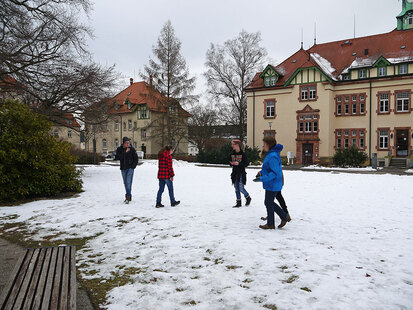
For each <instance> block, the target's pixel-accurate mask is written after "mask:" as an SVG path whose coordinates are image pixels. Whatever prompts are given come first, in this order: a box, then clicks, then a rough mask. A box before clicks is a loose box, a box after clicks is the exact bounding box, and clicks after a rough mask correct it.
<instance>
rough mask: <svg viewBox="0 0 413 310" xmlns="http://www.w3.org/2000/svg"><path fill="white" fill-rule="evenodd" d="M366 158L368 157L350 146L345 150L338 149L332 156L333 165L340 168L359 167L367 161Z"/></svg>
mask: <svg viewBox="0 0 413 310" xmlns="http://www.w3.org/2000/svg"><path fill="white" fill-rule="evenodd" d="M368 158H369V157H368V155H367V154H366V153H365V152H363V151H360V150H359V149H358V148H356V147H354V146H352V147H351V148H347V149H342V148H340V149H338V150H337V152H336V153H335V154H334V157H333V163H334V165H336V166H340V167H345V166H347V167H360V166H362V165H363V164H364V163H365V162H366V161H367V160H368Z"/></svg>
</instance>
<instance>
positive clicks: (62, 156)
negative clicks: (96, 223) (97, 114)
mask: <svg viewBox="0 0 413 310" xmlns="http://www.w3.org/2000/svg"><path fill="white" fill-rule="evenodd" d="M50 128H51V123H50V122H49V121H48V120H46V118H45V117H43V116H41V115H38V114H35V113H33V112H31V111H30V109H29V108H28V107H27V106H25V105H23V104H22V103H19V102H18V101H14V100H6V101H5V102H4V103H3V105H2V106H1V107H0V201H2V202H9V201H15V200H20V199H24V198H34V197H49V196H55V195H58V194H60V193H65V192H80V191H81V190H82V181H81V175H80V174H81V172H80V171H78V170H77V169H76V167H75V165H74V162H75V161H76V158H75V157H74V156H73V155H71V154H70V152H69V149H70V143H68V142H64V141H60V140H57V139H56V138H54V137H52V136H51V135H50Z"/></svg>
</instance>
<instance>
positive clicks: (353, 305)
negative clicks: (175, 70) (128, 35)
mask: <svg viewBox="0 0 413 310" xmlns="http://www.w3.org/2000/svg"><path fill="white" fill-rule="evenodd" d="M155 163H156V161H146V160H145V161H144V164H143V165H141V166H138V167H137V168H136V170H135V174H134V180H133V189H132V195H133V197H132V202H131V203H130V204H129V205H124V204H123V203H122V201H123V199H124V189H123V184H122V179H121V174H120V171H119V167H113V166H88V167H85V170H84V176H83V181H84V190H85V191H84V192H83V193H81V194H80V195H79V196H77V197H73V198H70V199H63V200H42V201H34V202H30V203H26V204H23V205H21V206H18V207H1V208H0V227H1V225H4V224H5V223H13V222H26V223H27V224H28V229H29V230H30V232H31V233H33V238H34V239H35V240H42V239H43V238H45V237H47V236H50V235H51V234H58V233H61V235H60V236H57V238H58V239H59V240H62V242H61V243H65V244H66V243H68V241H64V239H66V238H81V237H89V236H90V237H92V238H91V239H90V240H89V241H87V243H86V245H85V246H84V247H83V248H81V249H79V250H78V251H77V252H76V259H77V265H78V271H79V273H80V275H81V277H82V278H85V279H91V278H97V279H102V281H103V282H105V281H108V280H110V279H111V277H113V274H120V275H122V274H123V273H124V272H127V271H129V272H130V271H131V270H135V271H136V272H135V273H132V275H131V278H130V280H131V281H130V283H129V284H127V285H124V286H119V287H116V288H114V289H112V290H111V291H109V292H108V293H107V301H108V303H107V304H106V305H101V307H102V308H106V309H108V310H115V309H122V310H124V309H184V310H185V309H261V308H263V306H264V305H271V304H272V305H276V306H277V307H278V309H286V310H290V309H291V310H292V309H332V310H335V309H413V299H412V294H413V265H412V262H411V258H412V257H413V247H412V240H413V225H412V223H413V212H412V209H411V206H412V202H413V194H412V191H411V184H412V180H413V179H412V176H397V175H389V174H387V175H371V174H329V173H319V172H304V171H288V170H286V171H284V178H285V187H284V188H283V195H284V197H285V199H286V201H287V205H288V207H289V210H290V214H291V217H292V221H291V222H290V223H288V224H287V225H286V227H284V228H283V229H281V230H272V231H263V230H261V229H259V228H258V225H259V224H261V223H262V221H260V217H261V216H265V215H266V209H265V207H264V205H263V201H264V191H263V189H262V187H261V184H259V183H253V182H251V180H252V178H253V177H254V175H255V172H250V171H248V182H247V185H246V188H247V190H248V191H249V193H250V194H251V197H252V199H253V200H252V205H251V206H250V207H242V208H240V209H233V208H231V206H232V205H233V204H234V202H235V193H234V189H233V187H232V184H231V180H230V171H229V170H228V169H221V168H201V167H197V166H195V165H193V164H182V165H180V162H179V161H178V162H175V164H176V166H175V167H174V169H175V173H176V177H175V181H174V186H175V195H176V198H177V199H179V200H181V201H182V203H181V205H180V206H179V207H176V208H171V207H170V206H169V201H168V198H167V191H165V193H164V196H163V202H164V204H165V205H166V207H165V208H163V209H156V208H155V207H154V205H155V196H156V192H157V189H158V180H157V178H156V175H157V166H156V165H155ZM395 199H397V203H394V202H395ZM243 203H244V199H243ZM13 214H16V215H18V218H16V219H13V218H6V216H10V215H13ZM278 221H279V219H278V218H277V224H278ZM367 275H368V276H367ZM306 288H308V289H309V290H308V291H306ZM355 296H356V298H355Z"/></svg>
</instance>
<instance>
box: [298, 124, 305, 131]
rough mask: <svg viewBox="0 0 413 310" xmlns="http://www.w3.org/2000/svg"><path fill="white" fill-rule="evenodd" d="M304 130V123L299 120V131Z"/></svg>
mask: <svg viewBox="0 0 413 310" xmlns="http://www.w3.org/2000/svg"><path fill="white" fill-rule="evenodd" d="M303 131H304V123H303V122H299V123H298V132H303Z"/></svg>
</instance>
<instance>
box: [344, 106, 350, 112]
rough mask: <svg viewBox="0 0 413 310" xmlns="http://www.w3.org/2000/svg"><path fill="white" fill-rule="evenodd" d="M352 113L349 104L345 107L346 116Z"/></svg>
mask: <svg viewBox="0 0 413 310" xmlns="http://www.w3.org/2000/svg"><path fill="white" fill-rule="evenodd" d="M349 113H350V107H349V105H348V104H345V105H344V114H349Z"/></svg>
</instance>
